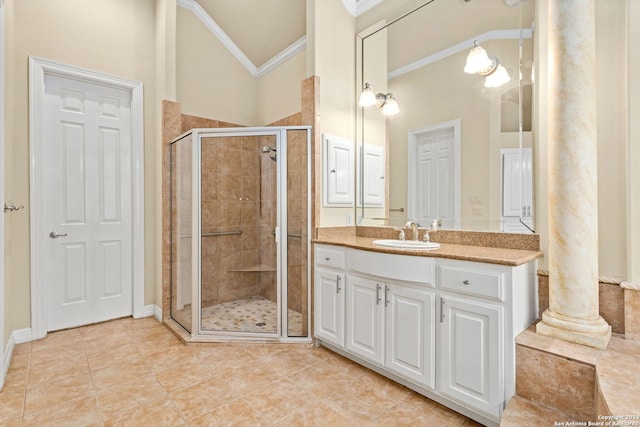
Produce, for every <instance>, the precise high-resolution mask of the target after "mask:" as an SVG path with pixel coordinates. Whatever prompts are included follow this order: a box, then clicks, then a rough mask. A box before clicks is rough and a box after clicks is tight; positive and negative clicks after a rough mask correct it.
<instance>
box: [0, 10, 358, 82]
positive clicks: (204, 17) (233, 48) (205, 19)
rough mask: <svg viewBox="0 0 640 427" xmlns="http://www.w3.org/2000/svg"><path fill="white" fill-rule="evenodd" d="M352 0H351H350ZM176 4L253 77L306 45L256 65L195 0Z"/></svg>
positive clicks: (303, 41)
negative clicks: (209, 32)
mask: <svg viewBox="0 0 640 427" xmlns="http://www.w3.org/2000/svg"><path fill="white" fill-rule="evenodd" d="M0 1H3V0H0ZM343 1H344V0H343ZM352 1H353V0H352ZM176 3H177V5H178V6H180V7H182V8H184V9H187V10H189V11H191V12H192V13H193V14H194V15H196V17H197V18H198V19H199V20H200V21H201V22H202V23H203V24H204V25H205V27H207V28H208V29H209V31H211V33H213V35H214V36H215V37H216V38H217V39H218V40H219V41H220V42H221V43H222V44H223V45H224V47H226V48H227V50H228V51H229V52H230V53H231V54H232V55H233V56H234V57H235V58H236V59H237V60H238V61H239V62H240V63H241V64H242V65H243V66H244V68H245V69H246V70H247V71H248V72H249V74H251V75H252V76H253V77H256V78H257V77H262V76H263V75H265V74H267V73H268V72H269V71H271V70H273V69H274V68H276V67H278V66H279V65H280V64H283V63H284V62H286V61H288V60H289V59H291V58H292V57H293V56H295V55H297V54H298V53H300V52H301V51H303V50H304V49H305V48H306V47H307V36H302V37H301V38H300V39H298V40H297V41H295V42H294V43H293V44H291V45H290V46H289V47H287V48H286V49H284V50H283V51H281V52H280V53H278V54H277V55H276V56H274V57H273V58H271V59H270V60H268V61H267V62H265V63H264V64H262V65H261V66H260V67H256V66H255V65H254V64H253V62H251V60H250V59H249V58H248V57H247V55H245V54H244V52H242V50H241V49H240V48H239V47H238V45H236V44H235V43H234V42H233V40H231V38H230V37H229V36H228V35H227V33H225V32H224V30H223V29H222V28H220V26H219V25H218V24H217V23H216V21H214V20H213V18H212V17H211V16H210V15H209V14H208V13H207V12H206V11H205V10H204V9H203V8H202V6H200V5H199V4H198V2H197V1H195V0H177V2H176Z"/></svg>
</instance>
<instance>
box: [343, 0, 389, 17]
mask: <svg viewBox="0 0 640 427" xmlns="http://www.w3.org/2000/svg"><path fill="white" fill-rule="evenodd" d="M383 1H384V0H342V4H343V5H344V8H345V9H347V12H349V15H351V16H353V17H354V18H356V17H358V16H360V15H362V14H363V13H365V12H366V11H368V10H369V9H372V8H374V7H376V6H377V5H379V4H380V3H382V2H383Z"/></svg>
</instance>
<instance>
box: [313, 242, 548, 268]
mask: <svg viewBox="0 0 640 427" xmlns="http://www.w3.org/2000/svg"><path fill="white" fill-rule="evenodd" d="M376 239H378V238H372V237H360V236H348V235H347V236H345V235H342V236H335V237H334V236H324V237H321V238H317V239H313V240H312V242H313V243H322V244H328V245H337V246H345V247H348V248H354V249H362V250H366V251H372V252H382V253H388V254H400V255H414V256H425V257H433V258H450V259H459V260H464V261H476V262H486V263H490V264H502V265H510V266H517V265H521V264H525V263H527V262H529V261H532V260H534V259H537V258H540V257H542V256H543V253H542V252H540V251H532V250H523V249H505V248H495V247H486V246H471V245H459V244H453V243H440V248H439V249H431V250H420V249H403V248H390V247H383V246H377V245H374V244H373V241H374V240H376Z"/></svg>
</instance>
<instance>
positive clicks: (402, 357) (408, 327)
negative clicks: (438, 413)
mask: <svg viewBox="0 0 640 427" xmlns="http://www.w3.org/2000/svg"><path fill="white" fill-rule="evenodd" d="M346 288H347V302H346V317H347V319H346V327H347V329H346V349H347V350H348V351H350V352H352V353H354V354H356V355H358V356H360V357H362V358H364V359H366V360H368V361H370V362H373V363H376V364H378V365H381V366H384V367H386V368H387V369H389V370H390V371H393V372H395V373H396V374H398V375H401V376H403V377H405V378H407V379H409V380H413V381H415V382H416V383H418V384H422V385H424V386H427V387H429V388H434V377H435V375H434V371H435V365H434V363H433V358H431V357H425V355H431V354H432V353H433V349H434V342H435V339H434V337H435V322H434V320H435V316H434V313H435V302H434V301H435V294H434V292H433V291H428V290H425V289H420V288H414V287H409V286H405V285H401V284H397V283H389V282H384V281H381V280H373V279H370V278H366V277H362V276H359V275H351V274H349V275H347V286H346Z"/></svg>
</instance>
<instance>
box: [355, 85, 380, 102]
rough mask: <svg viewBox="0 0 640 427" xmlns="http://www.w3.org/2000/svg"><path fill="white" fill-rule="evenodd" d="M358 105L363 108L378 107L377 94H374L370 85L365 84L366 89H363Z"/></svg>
mask: <svg viewBox="0 0 640 427" xmlns="http://www.w3.org/2000/svg"><path fill="white" fill-rule="evenodd" d="M358 105H360V106H361V107H371V106H373V105H376V94H375V93H373V89H371V86H370V85H369V83H365V84H364V89H362V93H361V94H360V101H358Z"/></svg>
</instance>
